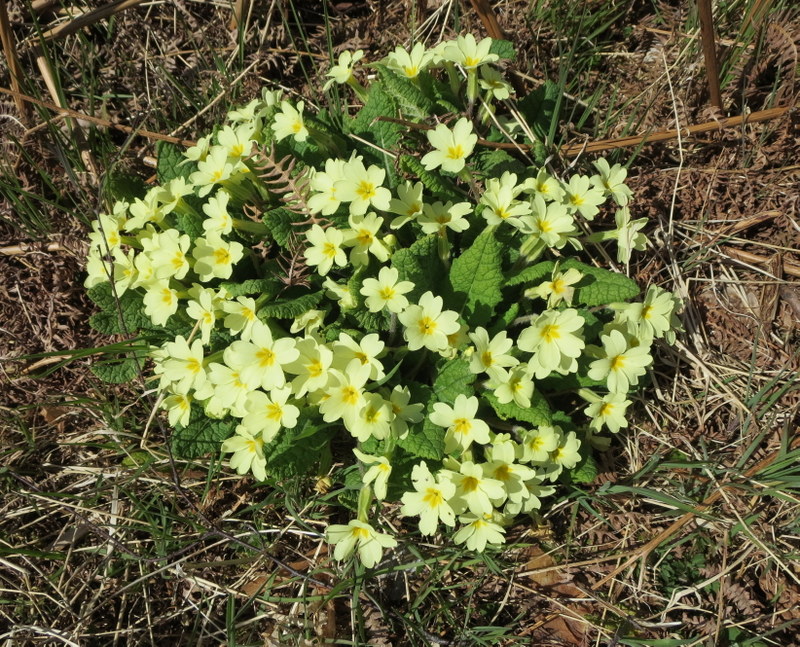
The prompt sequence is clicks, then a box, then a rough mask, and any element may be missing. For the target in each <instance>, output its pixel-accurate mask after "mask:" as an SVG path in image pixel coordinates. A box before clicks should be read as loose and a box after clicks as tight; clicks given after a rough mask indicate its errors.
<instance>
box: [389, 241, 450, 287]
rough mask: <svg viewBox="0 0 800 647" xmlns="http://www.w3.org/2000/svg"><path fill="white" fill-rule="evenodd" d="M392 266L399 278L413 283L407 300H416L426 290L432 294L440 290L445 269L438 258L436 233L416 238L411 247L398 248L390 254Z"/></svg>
mask: <svg viewBox="0 0 800 647" xmlns="http://www.w3.org/2000/svg"><path fill="white" fill-rule="evenodd" d="M392 267H394V268H396V269H397V272H398V274H399V275H400V280H402V281H411V282H412V283H413V284H414V289H413V290H412V291H411V292H409V293H408V299H409V301H418V300H419V297H420V296H422V294H423V293H425V292H427V291H428V290H430V291H431V292H433V293H434V294H439V293H440V292H441V287H442V286H441V277H443V276H444V275H445V272H446V270H445V267H444V264H443V263H442V259H441V258H439V250H438V243H437V237H436V234H430V235H428V236H425V237H424V238H420V239H418V240H417V241H415V242H414V244H413V245H411V247H405V248H403V249H398V250H397V251H396V252H395V253H394V254H393V255H392Z"/></svg>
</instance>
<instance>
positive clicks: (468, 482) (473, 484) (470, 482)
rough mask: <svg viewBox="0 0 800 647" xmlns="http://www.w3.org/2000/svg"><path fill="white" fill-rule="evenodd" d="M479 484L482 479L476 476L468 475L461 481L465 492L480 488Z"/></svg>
mask: <svg viewBox="0 0 800 647" xmlns="http://www.w3.org/2000/svg"><path fill="white" fill-rule="evenodd" d="M479 485H480V481H479V480H478V479H476V478H475V477H474V476H467V477H466V478H465V479H464V480H463V481H461V487H462V488H463V490H464V492H474V491H475V490H477V489H478V486H479Z"/></svg>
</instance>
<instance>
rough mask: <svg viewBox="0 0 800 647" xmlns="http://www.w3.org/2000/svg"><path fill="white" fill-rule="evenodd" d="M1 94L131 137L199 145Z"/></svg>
mask: <svg viewBox="0 0 800 647" xmlns="http://www.w3.org/2000/svg"><path fill="white" fill-rule="evenodd" d="M0 94H10V95H11V96H12V97H15V98H16V97H20V98H21V99H22V100H23V101H25V102H26V103H32V104H34V105H36V106H40V107H42V108H47V109H48V110H51V111H53V112H55V113H57V114H59V115H61V116H64V117H73V118H75V119H80V120H81V121H87V122H89V123H91V124H95V125H97V126H103V127H105V128H112V129H114V130H119V131H121V132H123V133H127V134H129V135H140V136H141V137H146V138H147V139H155V140H158V141H164V142H169V143H171V144H179V145H181V146H194V145H195V144H196V143H197V142H195V141H193V140H190V139H180V138H178V137H170V136H169V135H162V134H161V133H156V132H153V131H151V130H144V129H138V128H132V127H131V126H125V125H123V124H115V123H113V122H111V121H109V120H108V119H101V118H100V117H93V116H91V115H86V114H83V113H82V112H78V111H77V110H71V109H70V108H62V107H61V106H57V105H56V104H54V103H50V102H49V101H42V100H41V99H36V98H34V97H31V96H29V95H27V94H22V93H21V92H16V91H14V90H9V89H8V88H2V87H0Z"/></svg>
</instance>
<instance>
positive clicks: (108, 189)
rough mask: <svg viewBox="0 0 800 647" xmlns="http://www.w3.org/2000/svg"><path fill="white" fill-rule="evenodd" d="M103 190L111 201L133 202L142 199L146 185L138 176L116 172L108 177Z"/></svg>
mask: <svg viewBox="0 0 800 647" xmlns="http://www.w3.org/2000/svg"><path fill="white" fill-rule="evenodd" d="M103 190H104V192H105V193H106V194H107V195H108V196H109V197H110V198H111V199H113V200H126V201H127V202H133V201H134V199H136V198H143V197H144V195H145V193H147V185H146V184H145V183H144V180H143V179H142V178H140V177H139V176H138V175H134V174H133V173H127V172H124V171H117V172H114V173H111V174H110V176H108V178H107V179H106V182H105V186H104V187H103Z"/></svg>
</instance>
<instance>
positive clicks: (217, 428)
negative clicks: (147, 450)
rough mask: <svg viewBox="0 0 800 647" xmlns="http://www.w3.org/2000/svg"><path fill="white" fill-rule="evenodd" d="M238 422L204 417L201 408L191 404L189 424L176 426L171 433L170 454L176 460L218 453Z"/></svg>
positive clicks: (229, 418) (232, 419)
mask: <svg viewBox="0 0 800 647" xmlns="http://www.w3.org/2000/svg"><path fill="white" fill-rule="evenodd" d="M238 422H239V421H238V420H235V419H234V418H231V417H227V418H223V419H222V420H214V419H213V418H209V417H207V416H206V415H205V412H204V411H203V408H202V407H201V406H199V405H195V404H193V405H192V414H191V419H190V420H189V424H188V425H186V426H185V427H181V426H180V425H178V426H176V427H175V430H174V431H173V432H172V439H171V440H172V452H173V453H174V454H175V457H176V458H198V457H200V456H204V455H205V454H208V453H211V452H218V451H219V450H220V445H221V443H222V441H223V440H225V439H226V438H230V437H231V436H232V435H233V434H234V430H235V429H236V425H237V424H238Z"/></svg>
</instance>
